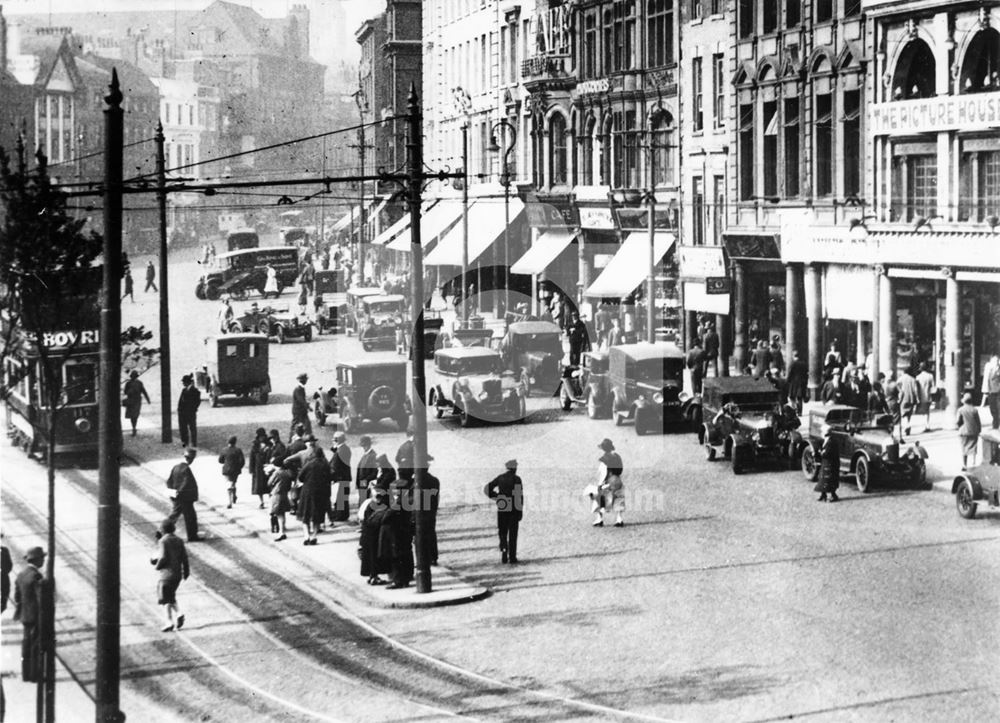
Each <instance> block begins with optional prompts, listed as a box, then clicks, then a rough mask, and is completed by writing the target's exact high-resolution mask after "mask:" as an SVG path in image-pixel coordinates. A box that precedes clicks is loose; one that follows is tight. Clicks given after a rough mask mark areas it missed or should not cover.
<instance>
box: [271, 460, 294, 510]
mask: <svg viewBox="0 0 1000 723" xmlns="http://www.w3.org/2000/svg"><path fill="white" fill-rule="evenodd" d="M293 479H295V474H294V473H293V472H292V471H291V470H288V469H279V470H275V471H274V473H273V474H272V475H271V477H270V479H269V480H268V481H267V484H268V486H269V487H270V488H271V514H272V515H280V514H282V513H284V512H288V511H290V510H291V509H292V504H291V502H289V500H288V491H289V490H290V489H291V488H292V480H293Z"/></svg>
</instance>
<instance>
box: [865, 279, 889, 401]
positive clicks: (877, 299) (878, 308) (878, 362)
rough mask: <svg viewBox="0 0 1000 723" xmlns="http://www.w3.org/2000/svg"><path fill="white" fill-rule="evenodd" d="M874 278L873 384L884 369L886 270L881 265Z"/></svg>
mask: <svg viewBox="0 0 1000 723" xmlns="http://www.w3.org/2000/svg"><path fill="white" fill-rule="evenodd" d="M872 270H873V271H874V272H875V273H874V274H873V276H872V368H871V369H868V370H867V371H868V378H869V379H870V380H871V382H872V384H874V383H875V382H877V381H878V375H879V371H880V370H881V369H882V359H881V349H882V336H881V335H882V293H881V292H882V290H881V284H882V275H883V274H884V273H885V268H884V267H883V266H882V265H881V264H876V265H875V266H874V267H873V269H872Z"/></svg>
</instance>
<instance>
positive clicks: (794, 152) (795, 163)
mask: <svg viewBox="0 0 1000 723" xmlns="http://www.w3.org/2000/svg"><path fill="white" fill-rule="evenodd" d="M784 133H785V137H784V152H785V196H786V197H793V196H798V195H799V99H798V98H788V99H786V100H785V128H784Z"/></svg>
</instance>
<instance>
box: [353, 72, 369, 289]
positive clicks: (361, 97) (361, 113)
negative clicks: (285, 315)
mask: <svg viewBox="0 0 1000 723" xmlns="http://www.w3.org/2000/svg"><path fill="white" fill-rule="evenodd" d="M354 102H355V103H356V104H357V106H358V118H359V119H360V121H361V122H360V123H359V124H358V144H357V149H358V160H359V162H360V166H361V168H360V170H359V172H358V175H359V176H361V178H362V179H363V178H364V175H365V152H366V151H367V150H368V149H369V148H371V146H369V145H367V143H366V142H365V112H366V111H367V110H368V98H367V97H365V91H364V88H362V87H361V76H360V74H359V75H358V90H357V91H356V92H355V93H354ZM358 189H359V194H358V204H359V206H358V207H359V208H360V210H361V218H360V221H361V223H360V224H358V253H357V254H356V255H355V262H354V268H356V269H358V270H359V271H360V275H359V281H360V282H363V281H364V273H365V261H364V259H363V258H362V254H363V253H364V243H365V221H366V217H367V213H366V212H365V182H364V180H361V181H359V182H358ZM352 217H353V214H352ZM348 286H350V279H348Z"/></svg>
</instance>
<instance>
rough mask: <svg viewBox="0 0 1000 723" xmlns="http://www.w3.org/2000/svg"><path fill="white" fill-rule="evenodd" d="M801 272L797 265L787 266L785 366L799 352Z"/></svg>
mask: <svg viewBox="0 0 1000 723" xmlns="http://www.w3.org/2000/svg"><path fill="white" fill-rule="evenodd" d="M800 274H801V271H800V269H799V266H798V265H796V264H787V265H786V266H785V365H786V367H787V365H788V364H790V363H791V361H792V354H793V353H794V352H795V351H797V350H798V346H799V335H800V334H801V333H802V332H801V323H802V296H801V295H800V293H799V291H800V289H799V276H800Z"/></svg>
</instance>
